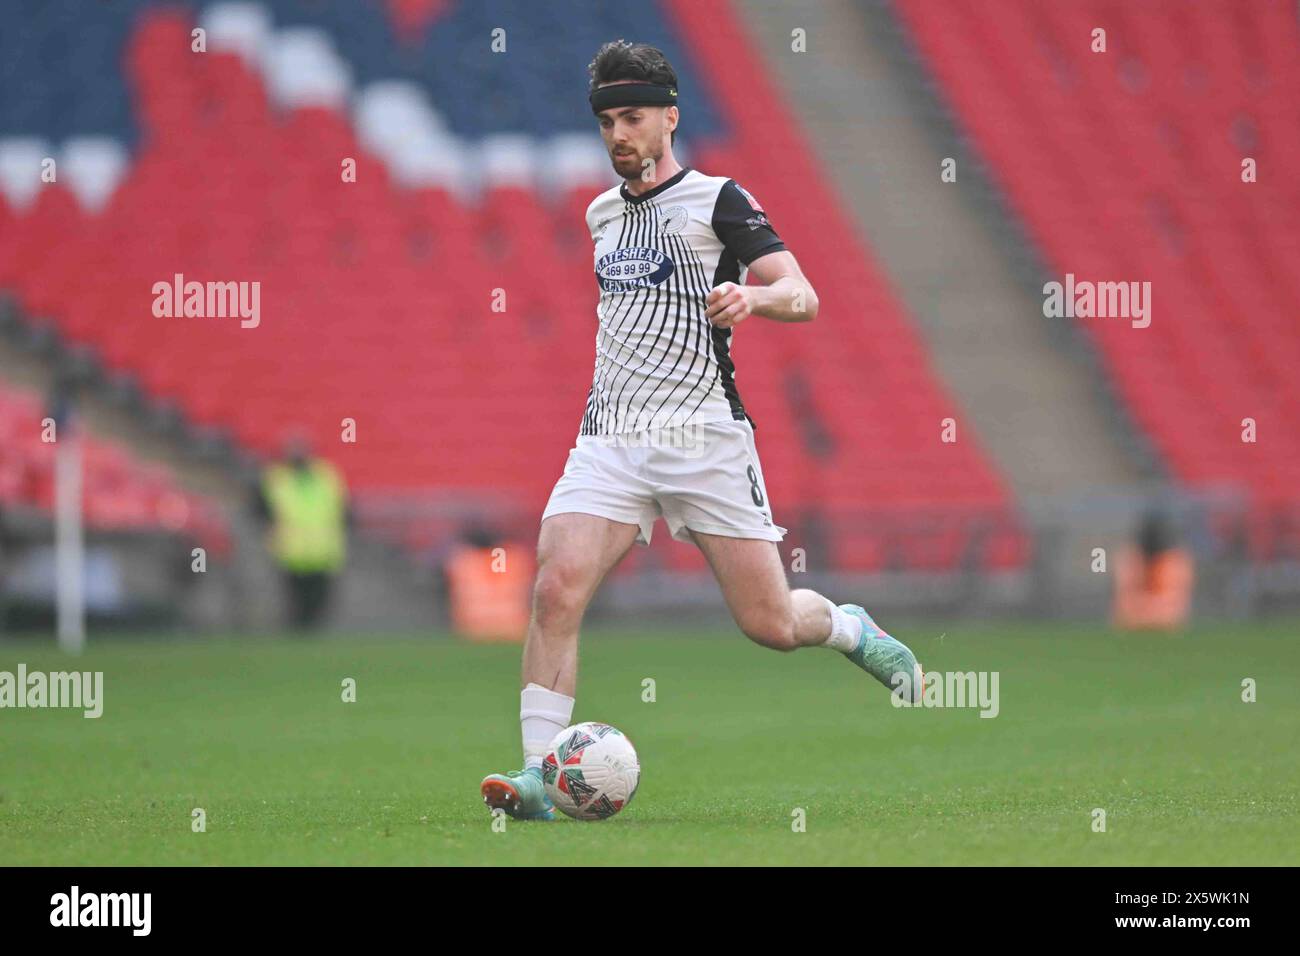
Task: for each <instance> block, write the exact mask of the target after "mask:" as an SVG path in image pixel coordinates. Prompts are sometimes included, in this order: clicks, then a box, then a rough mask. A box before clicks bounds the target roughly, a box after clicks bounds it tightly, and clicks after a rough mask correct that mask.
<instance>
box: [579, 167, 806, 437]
mask: <svg viewBox="0 0 1300 956" xmlns="http://www.w3.org/2000/svg"><path fill="white" fill-rule="evenodd" d="M587 228H588V229H590V230H591V238H592V241H593V242H594V243H595V266H596V282H597V284H598V285H599V286H600V303H599V305H598V306H597V308H596V314H597V318H598V319H599V322H600V325H599V328H598V329H597V331H596V373H595V376H594V378H593V379H592V384H591V391H590V393H589V394H588V396H587V409H586V413H585V414H584V415H583V417H582V429H581V432H580V434H582V435H616V434H622V433H625V432H636V431H644V430H647V429H658V428H667V427H672V426H680V425H700V424H705V423H707V422H717V421H726V420H730V419H745V418H747V417H748V416H747V415H746V414H745V407H744V405H742V404H741V401H740V395H739V393H738V392H737V391H736V382H735V368H734V366H733V364H732V361H731V355H730V347H731V330H730V329H719V328H715V327H714V326H713V325H712V324H711V323H710V322H709V320H708V319H707V318H706V317H705V315H704V310H705V302H704V299H705V296H707V295H708V293H709V290H711V289H712V288H714V287H715V286H717V285H718V284H719V283H722V282H727V281H731V282H737V283H742V284H743V283H744V281H745V273H746V272H747V271H748V266H749V264H750V263H751V262H753V261H754V260H755V259H757V258H759V257H760V256H764V255H768V254H769V253H772V252H778V251H780V250H782V249H784V248H785V244H784V243H782V242H781V239H780V237H779V236H778V235H777V234H776V232H775V231H774V230H773V229H772V226H771V224H769V223H768V221H767V216H766V215H765V214H764V212H763V209H762V207H761V206H759V204H758V202H757V200H755V199H754V197H753V196H751V195H750V194H749V193H748V192H746V191H745V190H744V189H742V188H740V187H739V186H737V185H736V183H735V182H734V181H733V180H730V179H726V178H724V177H721V176H705V175H703V174H702V173H699V172H697V171H696V170H693V169H690V168H686V169H683V170H682V171H681V172H679V173H677V175H675V176H673V177H672V178H671V179H668V180H666V181H664V182H662V183H660V184H659V185H658V186H656V187H655V188H654V189H652V190H650V191H649V192H645V193H642V194H641V195H639V196H633V195H632V194H630V193H629V192H628V191H627V187H626V185H625V184H621V185H619V186H617V187H615V188H612V189H609V190H607V191H605V192H603V193H601V194H600V195H599V196H597V197H596V198H595V200H593V201H592V203H591V205H590V206H589V207H588V208H587Z"/></svg>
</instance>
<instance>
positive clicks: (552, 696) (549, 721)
mask: <svg viewBox="0 0 1300 956" xmlns="http://www.w3.org/2000/svg"><path fill="white" fill-rule="evenodd" d="M572 717H573V698H572V697H567V696H565V695H564V694H557V693H556V692H555V691H553V690H548V689H547V688H545V687H543V686H542V685H541V684H529V685H528V686H527V687H525V688H524V689H523V690H521V691H520V692H519V727H520V729H521V730H522V731H523V737H524V769H525V770H527V769H529V768H530V767H538V768H540V767H541V766H542V758H543V757H545V756H546V746H547V744H549V743H550V742H551V741H552V740H554V739H555V735H556V734H558V733H559V732H560V731H561V730H563V729H564V728H565V727H567V726H569V721H570V719H571V718H572Z"/></svg>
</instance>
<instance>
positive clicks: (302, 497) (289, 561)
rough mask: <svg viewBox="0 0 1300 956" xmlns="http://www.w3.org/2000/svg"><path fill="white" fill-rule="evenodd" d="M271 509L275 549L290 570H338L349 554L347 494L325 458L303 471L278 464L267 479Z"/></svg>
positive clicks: (273, 551)
mask: <svg viewBox="0 0 1300 956" xmlns="http://www.w3.org/2000/svg"><path fill="white" fill-rule="evenodd" d="M262 490H263V492H264V493H265V495H266V501H267V504H268V505H269V506H270V509H271V522H272V524H271V553H272V554H273V555H275V558H276V560H278V561H279V562H280V564H281V565H282V566H284V567H285V568H287V569H288V570H290V571H336V570H338V569H339V568H340V567H341V566H342V565H343V559H344V557H345V556H346V529H345V528H344V515H343V509H344V507H345V505H346V498H347V493H346V491H345V489H344V487H343V482H342V480H341V479H340V478H339V475H338V472H337V471H335V470H334V468H333V467H332V466H331V465H330V464H328V463H327V462H324V461H313V462H312V463H311V464H310V465H308V466H307V468H306V469H304V470H302V471H299V470H297V469H295V468H293V467H292V466H290V465H272V466H270V467H269V468H267V469H266V473H265V474H264V476H263V478H262Z"/></svg>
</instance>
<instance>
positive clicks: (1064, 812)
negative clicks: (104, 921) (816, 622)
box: [0, 623, 1300, 866]
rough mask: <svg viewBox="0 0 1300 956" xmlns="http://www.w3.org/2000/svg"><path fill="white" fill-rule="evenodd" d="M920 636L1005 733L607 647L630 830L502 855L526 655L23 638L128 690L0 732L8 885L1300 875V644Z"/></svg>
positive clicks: (731, 663)
mask: <svg viewBox="0 0 1300 956" xmlns="http://www.w3.org/2000/svg"><path fill="white" fill-rule="evenodd" d="M896 633H898V634H899V636H900V637H902V638H903V639H904V640H908V641H909V642H911V644H912V646H913V648H914V649H915V650H916V651H917V653H918V655H919V656H920V658H921V660H922V662H923V663H924V664H925V665H926V668H927V669H928V670H933V669H939V670H950V671H967V670H977V671H978V670H986V671H998V672H999V674H1000V687H999V690H1000V708H1001V710H1000V714H999V716H997V717H996V718H994V719H982V718H980V717H979V716H978V711H976V710H970V709H967V710H956V709H949V710H937V709H915V710H903V709H895V708H894V707H892V706H891V704H890V699H889V694H888V692H887V691H886V690H885V689H884V688H883V687H881V686H880V685H878V684H876V683H875V682H873V681H871V680H870V679H869V678H867V677H866V676H865V675H864V674H862V673H861V672H860V671H858V670H857V669H856V668H854V667H853V666H852V665H850V664H849V663H848V662H846V661H844V660H842V659H841V658H840V657H839V655H837V654H835V653H833V652H831V651H826V650H820V649H815V650H805V651H800V652H798V653H796V654H790V655H781V654H776V653H773V652H771V651H765V650H762V649H760V648H757V647H754V646H752V645H750V644H749V643H748V642H747V641H745V640H744V639H743V638H742V637H740V636H738V635H733V634H724V633H712V632H710V633H693V632H687V631H677V632H672V633H636V634H631V633H621V632H608V631H601V630H590V631H588V632H587V633H586V634H585V635H584V637H583V655H582V669H581V673H580V686H579V697H578V707H577V710H576V712H575V714H574V720H575V721H577V720H604V721H608V722H610V723H613V724H615V725H617V726H618V727H620V728H621V729H623V730H624V731H625V732H626V733H627V734H628V735H629V736H630V737H631V738H632V740H633V741H634V742H635V743H636V745H637V748H638V750H639V753H640V756H641V764H642V784H641V789H640V791H639V793H638V794H637V797H636V799H635V800H634V801H633V803H632V804H631V805H630V806H629V808H628V809H627V810H625V811H624V812H623V813H622V814H620V815H619V816H617V817H615V818H614V819H612V820H609V821H605V822H602V823H578V822H575V821H571V820H568V819H562V820H561V821H560V822H557V823H552V824H536V823H532V824H529V823H516V822H513V821H511V822H509V823H508V825H507V826H506V828H505V831H504V832H494V830H493V828H492V826H491V818H490V817H489V815H488V813H487V811H486V810H485V808H484V807H483V805H482V804H481V802H480V800H479V796H478V782H479V780H480V778H481V777H482V776H483V775H484V774H485V773H488V772H491V771H497V770H510V769H514V768H516V766H517V765H518V763H519V752H518V750H519V745H518V720H517V712H518V685H517V683H516V681H517V674H518V665H519V649H518V648H517V647H513V646H508V647H485V646H470V645H465V644H461V643H456V642H453V641H448V640H445V639H441V638H423V639H415V638H412V639H408V640H391V639H388V640H362V639H359V638H357V639H329V640H324V641H319V642H305V643H299V642H294V641H291V640H288V639H273V640H272V639H268V640H254V639H239V640H218V641H196V640H186V641H180V642H167V641H157V640H155V641H123V640H120V639H115V638H104V639H101V640H98V641H94V642H93V643H92V645H91V648H90V650H89V651H88V652H87V653H86V655H85V656H84V657H83V658H82V659H81V660H80V661H78V662H73V661H71V660H69V659H67V658H64V657H62V656H60V655H58V654H57V653H55V652H53V650H52V649H51V648H50V647H49V645H48V644H46V643H36V642H32V641H15V640H8V641H5V642H3V643H0V670H8V671H11V672H12V671H15V670H16V668H17V664H18V662H20V661H22V662H24V663H25V664H26V665H27V667H28V669H29V671H31V670H47V671H49V670H65V669H68V668H70V667H76V668H77V669H80V670H102V671H103V672H104V683H105V688H104V699H105V703H104V714H103V716H102V717H101V718H100V719H98V720H88V719H85V718H83V717H82V716H81V714H80V712H77V711H67V710H10V709H5V710H0V861H3V862H4V863H5V864H9V865H43V864H57V865H100V864H126V865H153V864H178V865H226V864H253V865H259V864H308V865H314V864H415V865H422V864H476V865H509V864H551V865H555V864H570V863H571V864H592V865H610V864H868V865H891V866H892V865H907V864H984V865H988V864H992V865H998V864H1082V865H1094V864H1096V865H1104V864H1118V865H1130V864H1133V865H1139V864H1162V865H1164V864H1209V865H1218V864H1246V865H1250V864H1264V865H1277V864H1286V865H1296V864H1297V863H1300V817H1298V810H1300V796H1297V794H1300V756H1298V754H1297V747H1296V743H1297V741H1300V644H1298V643H1297V634H1298V633H1300V631H1298V629H1297V627H1296V626H1295V625H1294V624H1290V623H1275V624H1269V625H1260V626H1241V625H1233V626H1223V627H1212V626H1209V625H1206V626H1203V627H1201V628H1199V629H1198V630H1196V631H1195V632H1193V633H1191V634H1189V635H1186V636H1184V637H1178V638H1168V637H1135V636H1117V635H1112V634H1109V633H1107V632H1105V631H1104V630H1100V629H1096V628H1088V627H1083V626H1062V625H1041V626H1038V625H1023V624H1021V625H1015V626H1012V627H993V626H988V625H981V626H980V627H978V628H975V627H969V626H962V625H959V624H950V625H948V626H946V627H944V626H938V627H936V626H926V627H911V628H903V627H898V628H897V629H896ZM347 677H352V678H355V680H356V682H357V683H356V686H357V700H356V702H355V703H344V702H343V701H342V699H341V684H342V681H343V680H344V678H347ZM1248 677H1249V678H1253V679H1254V680H1255V681H1256V682H1257V688H1258V690H1257V693H1258V700H1257V701H1256V702H1254V703H1245V702H1243V701H1242V699H1241V684H1242V680H1243V679H1244V678H1248ZM645 678H653V679H654V681H655V697H656V700H655V701H654V702H653V703H647V702H644V701H643V700H642V695H643V680H644V679H645ZM196 807H201V808H203V809H204V811H205V812H206V817H207V821H206V823H207V825H206V832H203V833H195V832H192V830H191V811H192V810H193V809H194V808H196ZM1094 808H1101V809H1104V810H1105V811H1106V814H1107V818H1106V832H1104V833H1096V832H1093V826H1092V823H1093V816H1092V811H1093V810H1094ZM796 809H802V810H803V811H804V814H805V817H806V829H805V831H804V832H796V831H795V829H794V828H793V826H792V824H793V823H794V822H795V816H794V813H795V811H796Z"/></svg>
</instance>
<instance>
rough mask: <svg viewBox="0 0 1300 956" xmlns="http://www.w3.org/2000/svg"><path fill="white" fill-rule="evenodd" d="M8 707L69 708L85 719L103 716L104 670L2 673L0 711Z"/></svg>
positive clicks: (23, 666) (21, 669)
mask: <svg viewBox="0 0 1300 956" xmlns="http://www.w3.org/2000/svg"><path fill="white" fill-rule="evenodd" d="M5 707H13V708H25V707H68V708H72V709H74V710H82V711H84V713H83V714H82V716H83V717H88V718H95V717H99V716H100V715H101V714H103V713H104V672H103V671H50V672H48V673H46V672H45V671H30V672H29V671H28V670H27V665H26V664H19V665H18V671H17V673H14V672H12V671H0V709H2V708H5Z"/></svg>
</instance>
